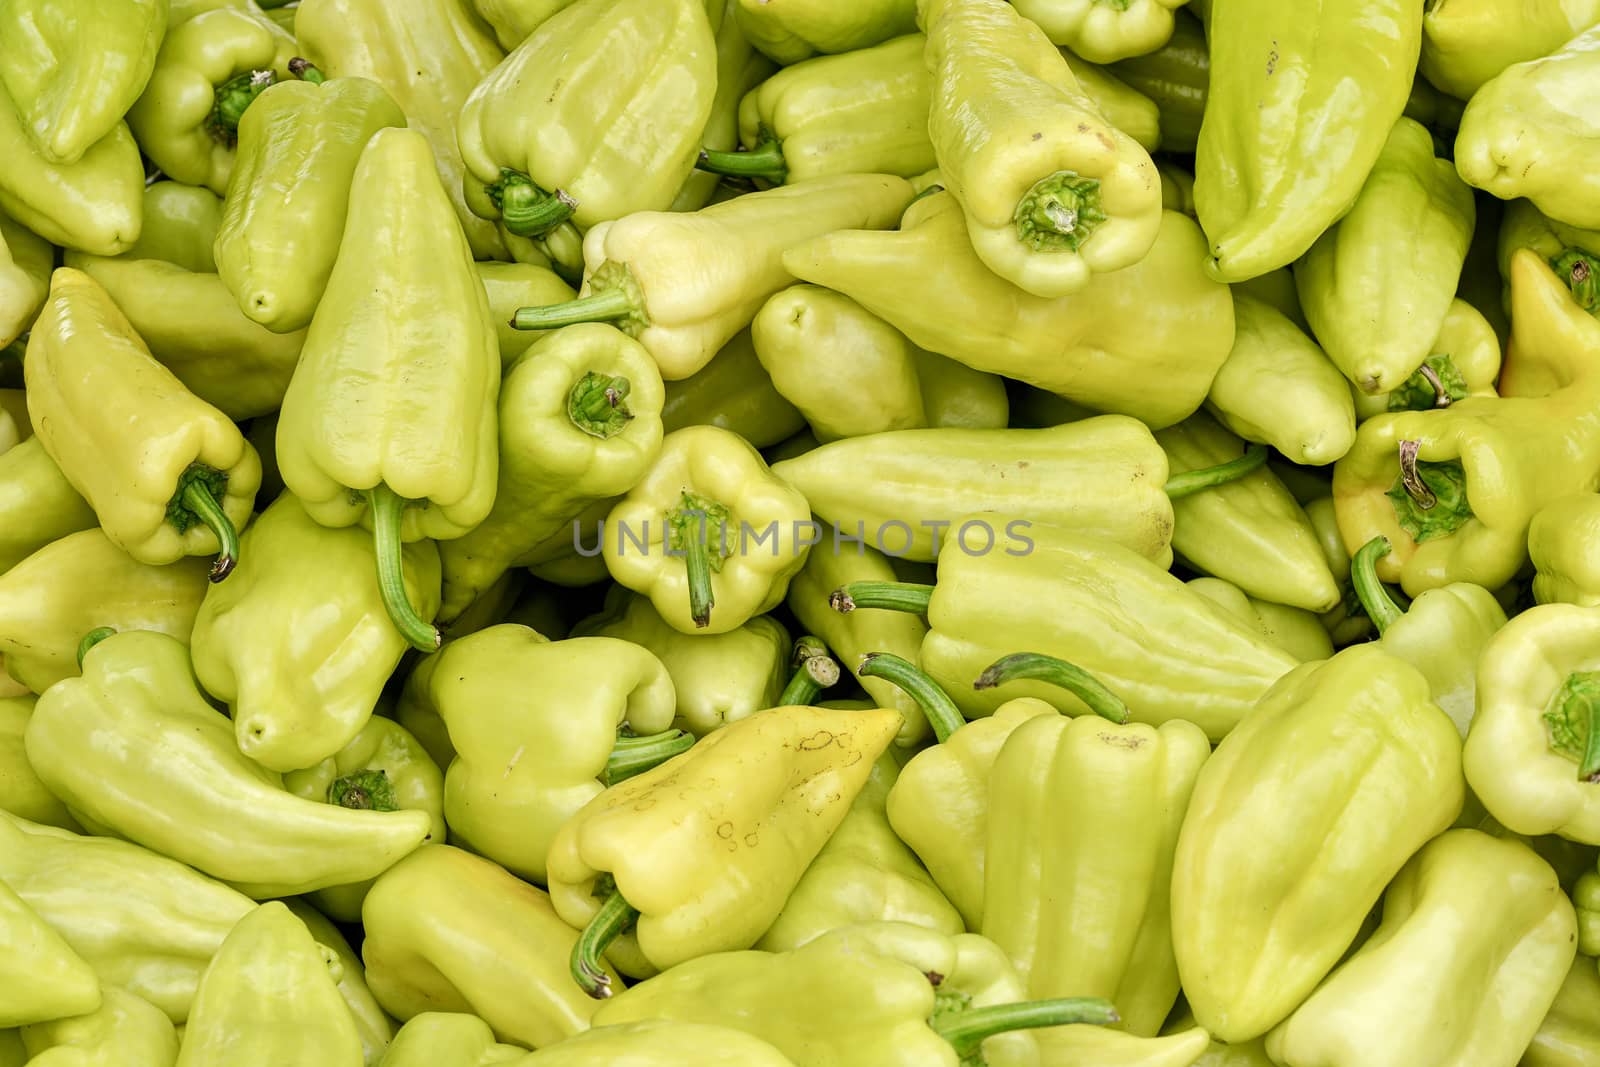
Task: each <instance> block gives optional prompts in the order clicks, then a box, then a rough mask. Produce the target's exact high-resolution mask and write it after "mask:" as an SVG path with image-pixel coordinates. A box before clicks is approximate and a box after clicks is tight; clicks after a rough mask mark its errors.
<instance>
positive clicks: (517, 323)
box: [511, 289, 639, 330]
mask: <svg viewBox="0 0 1600 1067" xmlns="http://www.w3.org/2000/svg"><path fill="white" fill-rule="evenodd" d="M638 312H639V308H638V306H637V305H636V304H635V303H634V301H633V297H632V296H631V295H630V294H629V293H628V292H627V291H626V290H623V289H608V290H606V291H605V292H603V293H596V294H595V295H594V296H585V297H579V298H578V299H576V300H566V301H563V302H562V303H559V304H543V305H541V306H539V307H525V308H518V309H517V312H516V314H515V315H513V316H512V318H511V325H512V326H513V327H514V328H516V329H518V330H553V329H555V328H556V327H558V326H571V325H573V324H574V323H579V322H605V321H606V320H608V319H621V318H626V317H628V316H629V315H636V314H638Z"/></svg>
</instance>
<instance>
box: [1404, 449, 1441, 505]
mask: <svg viewBox="0 0 1600 1067" xmlns="http://www.w3.org/2000/svg"><path fill="white" fill-rule="evenodd" d="M1421 448H1422V442H1421V441H1401V442H1400V484H1401V485H1403V486H1405V487H1406V495H1407V496H1409V497H1410V498H1411V499H1412V501H1413V502H1414V503H1415V504H1416V505H1417V507H1419V508H1421V509H1422V510H1423V511H1429V510H1431V509H1432V508H1433V506H1434V505H1435V504H1437V503H1438V502H1439V498H1438V497H1437V496H1435V495H1434V493H1433V490H1432V489H1429V488H1428V483H1427V482H1425V481H1423V480H1422V476H1421V475H1420V474H1418V473H1417V453H1418V452H1419V451H1420V450H1421Z"/></svg>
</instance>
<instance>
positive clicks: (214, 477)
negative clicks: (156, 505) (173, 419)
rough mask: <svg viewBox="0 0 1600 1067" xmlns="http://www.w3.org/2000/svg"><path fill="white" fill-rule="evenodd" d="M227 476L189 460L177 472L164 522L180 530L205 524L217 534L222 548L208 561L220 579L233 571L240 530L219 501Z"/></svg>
mask: <svg viewBox="0 0 1600 1067" xmlns="http://www.w3.org/2000/svg"><path fill="white" fill-rule="evenodd" d="M227 493H228V476H227V475H226V474H224V473H222V472H221V471H219V470H217V469H216V468H214V467H207V466H206V465H205V464H203V463H191V464H189V469H188V470H186V471H184V472H183V473H182V474H181V475H179V476H178V485H177V489H176V491H175V492H174V493H173V494H172V499H171V500H169V501H167V522H169V523H171V524H172V527H173V529H175V530H177V531H178V532H179V533H186V532H187V531H188V530H189V528H190V527H193V526H198V525H201V524H204V525H205V526H207V527H209V528H210V530H211V532H212V533H214V534H216V535H217V544H218V545H219V546H220V548H221V550H220V551H219V552H218V553H217V558H216V560H215V561H214V562H213V563H212V564H211V580H212V581H213V582H220V581H222V580H223V579H224V578H226V577H227V576H228V575H230V574H232V573H233V567H234V564H236V563H238V562H239V531H238V530H235V529H234V528H233V522H232V520H230V519H229V518H228V514H227V512H225V511H223V510H222V504H221V503H220V501H222V500H225V499H227Z"/></svg>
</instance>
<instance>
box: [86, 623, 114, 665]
mask: <svg viewBox="0 0 1600 1067" xmlns="http://www.w3.org/2000/svg"><path fill="white" fill-rule="evenodd" d="M116 632H117V631H116V630H114V629H112V628H111V627H109V626H96V627H95V628H94V629H93V630H90V631H89V632H88V633H86V634H84V635H83V640H81V641H79V642H78V670H80V671H81V670H83V657H85V656H87V655H88V654H89V650H90V649H91V648H93V647H94V646H95V645H98V644H99V643H100V642H101V641H104V640H105V639H106V638H108V637H110V636H111V635H112V634H114V633H116Z"/></svg>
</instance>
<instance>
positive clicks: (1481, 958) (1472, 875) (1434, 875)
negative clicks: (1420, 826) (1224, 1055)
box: [1267, 829, 1576, 1067]
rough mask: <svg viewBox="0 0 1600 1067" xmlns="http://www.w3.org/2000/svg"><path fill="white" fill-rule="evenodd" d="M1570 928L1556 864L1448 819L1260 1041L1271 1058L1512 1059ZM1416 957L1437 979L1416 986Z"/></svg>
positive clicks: (1386, 1065) (1379, 1062) (1565, 962)
mask: <svg viewBox="0 0 1600 1067" xmlns="http://www.w3.org/2000/svg"><path fill="white" fill-rule="evenodd" d="M1490 915H1492V916H1494V917H1495V921H1494V922H1493V923H1485V922H1483V921H1482V919H1483V917H1485V916H1490ZM1575 930H1576V924H1575V922H1574V919H1573V914H1572V904H1571V902H1570V901H1568V900H1567V897H1566V894H1564V893H1563V892H1562V891H1561V886H1560V884H1559V882H1558V881H1557V880H1556V873H1555V871H1553V870H1551V869H1550V865H1549V864H1547V863H1545V862H1544V860H1542V859H1540V858H1539V857H1538V856H1537V855H1536V854H1535V853H1534V852H1533V851H1532V850H1531V849H1529V848H1528V846H1526V845H1524V844H1522V843H1521V842H1519V841H1508V840H1501V839H1498V838H1495V837H1491V836H1490V835H1488V834H1485V833H1481V832H1479V831H1477V830H1466V829H1462V830H1450V831H1448V832H1446V833H1444V834H1441V835H1440V836H1439V837H1437V838H1435V839H1434V840H1433V841H1431V842H1429V843H1428V844H1427V845H1426V846H1424V847H1423V848H1422V850H1421V851H1420V852H1418V853H1417V855H1416V856H1414V857H1412V859H1411V860H1410V861H1409V862H1408V863H1407V864H1406V866H1405V867H1404V868H1403V869H1402V870H1401V872H1400V874H1399V876H1398V877H1396V878H1395V881H1394V884H1393V885H1391V886H1390V887H1389V889H1388V891H1387V892H1386V893H1385V894H1384V902H1383V921H1382V922H1380V923H1379V925H1378V928H1377V930H1375V931H1374V932H1373V934H1372V936H1371V937H1370V938H1368V939H1367V942H1366V944H1364V945H1363V946H1362V947H1361V948H1360V949H1358V950H1357V951H1356V953H1355V954H1354V955H1353V956H1351V957H1350V959H1349V960H1347V961H1346V962H1345V963H1343V964H1341V965H1340V966H1339V968H1338V969H1337V970H1335V971H1334V972H1333V974H1332V975H1330V976H1329V977H1328V980H1327V981H1326V982H1324V983H1323V984H1322V986H1321V987H1319V988H1318V989H1317V991H1316V992H1315V993H1313V994H1312V995H1311V996H1310V997H1309V998H1308V999H1307V1000H1306V1002H1305V1003H1304V1004H1302V1005H1301V1006H1300V1007H1299V1008H1297V1009H1296V1010H1295V1013H1294V1014H1293V1015H1291V1016H1290V1017H1289V1018H1288V1019H1287V1020H1286V1021H1285V1022H1283V1023H1282V1024H1280V1025H1279V1026H1278V1027H1277V1028H1276V1029H1275V1030H1273V1032H1272V1033H1271V1034H1269V1035H1268V1036H1267V1051H1268V1053H1269V1054H1270V1055H1271V1056H1272V1057H1273V1059H1274V1060H1276V1061H1278V1062H1281V1063H1331V1064H1346V1063H1349V1064H1363V1065H1368V1064H1370V1065H1372V1067H1398V1065H1400V1064H1412V1063H1419V1062H1427V1063H1437V1064H1439V1065H1440V1067H1454V1065H1461V1067H1466V1065H1468V1064H1472V1065H1477V1064H1490V1063H1505V1064H1509V1063H1512V1062H1514V1061H1515V1060H1516V1058H1517V1056H1519V1055H1520V1054H1521V1052H1522V1050H1523V1049H1525V1048H1526V1047H1527V1046H1528V1043H1529V1042H1530V1041H1531V1040H1532V1038H1533V1035H1534V1033H1535V1032H1536V1031H1537V1030H1538V1027H1539V1022H1540V1020H1541V1019H1542V1018H1543V1017H1544V1014H1545V1012H1546V1011H1547V1010H1548V1009H1549V1007H1550V1004H1551V1002H1552V1001H1553V1000H1554V999H1555V996H1556V993H1557V991H1558V990H1559V989H1560V987H1561V983H1562V980H1563V979H1564V978H1565V977H1566V974H1567V969H1568V967H1569V965H1570V964H1571V962H1572V958H1573V955H1574V946H1573V940H1574V933H1575ZM1426 963H1431V964H1432V967H1429V968H1428V971H1429V973H1431V974H1433V975H1435V976H1436V979H1435V981H1433V982H1429V983H1426V984H1425V985H1424V986H1423V987H1420V988H1419V987H1418V985H1417V984H1416V974H1417V969H1418V968H1419V967H1422V966H1425V964H1426ZM1402 991H1404V992H1402ZM1352 1020H1359V1022H1358V1023H1356V1024H1354V1025H1352Z"/></svg>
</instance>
